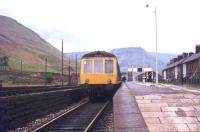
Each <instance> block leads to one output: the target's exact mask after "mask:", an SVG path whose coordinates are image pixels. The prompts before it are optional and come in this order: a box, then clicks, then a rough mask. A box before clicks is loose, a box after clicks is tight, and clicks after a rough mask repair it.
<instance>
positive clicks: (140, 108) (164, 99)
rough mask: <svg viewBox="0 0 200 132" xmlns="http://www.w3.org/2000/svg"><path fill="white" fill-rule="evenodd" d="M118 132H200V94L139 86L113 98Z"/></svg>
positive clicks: (131, 86)
mask: <svg viewBox="0 0 200 132" xmlns="http://www.w3.org/2000/svg"><path fill="white" fill-rule="evenodd" d="M113 107H114V109H113V110H114V127H115V131H116V132H147V131H150V132H161V131H172V132H173V131H178V132H186V131H187V132H189V131H194V132H198V131H199V132H200V93H199V92H196V93H194V92H188V91H184V90H180V89H179V90H175V89H171V88H155V87H149V86H145V85H139V84H135V83H132V82H131V83H126V84H123V85H122V86H121V88H120V89H119V90H118V91H117V93H116V94H115V96H114V97H113Z"/></svg>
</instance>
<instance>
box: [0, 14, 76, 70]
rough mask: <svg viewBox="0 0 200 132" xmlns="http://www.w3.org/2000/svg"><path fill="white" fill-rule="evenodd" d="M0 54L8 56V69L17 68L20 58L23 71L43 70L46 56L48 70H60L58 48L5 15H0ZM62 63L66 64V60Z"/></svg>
mask: <svg viewBox="0 0 200 132" xmlns="http://www.w3.org/2000/svg"><path fill="white" fill-rule="evenodd" d="M0 54H4V55H7V56H8V57H9V67H10V69H14V70H19V69H20V67H21V66H20V64H21V60H22V63H23V70H24V71H36V72H41V71H44V64H45V58H47V60H48V64H47V65H48V71H51V72H60V70H61V52H60V51H59V50H58V49H56V48H54V47H53V46H52V45H50V44H49V43H48V42H46V41H45V40H44V39H42V38H41V37H40V36H39V35H38V34H37V33H35V32H34V31H32V30H30V29H29V28H27V27H25V26H23V25H22V24H20V23H18V22H17V21H16V20H14V19H12V18H9V17H6V16H0ZM64 64H65V65H67V61H65V63H64ZM73 64H74V63H73Z"/></svg>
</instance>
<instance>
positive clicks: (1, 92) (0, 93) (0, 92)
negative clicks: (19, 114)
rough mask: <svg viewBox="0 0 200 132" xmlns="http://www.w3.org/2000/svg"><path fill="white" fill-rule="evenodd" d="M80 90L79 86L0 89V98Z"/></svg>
mask: <svg viewBox="0 0 200 132" xmlns="http://www.w3.org/2000/svg"><path fill="white" fill-rule="evenodd" d="M75 88H80V85H75V86H64V87H61V86H40V87H22V88H20V87H14V88H1V89H0V97H6V96H15V95H20V94H31V93H40V92H49V91H56V90H64V89H75Z"/></svg>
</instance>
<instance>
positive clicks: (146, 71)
mask: <svg viewBox="0 0 200 132" xmlns="http://www.w3.org/2000/svg"><path fill="white" fill-rule="evenodd" d="M154 77H155V74H154V72H153V68H128V81H143V82H146V81H153V79H154Z"/></svg>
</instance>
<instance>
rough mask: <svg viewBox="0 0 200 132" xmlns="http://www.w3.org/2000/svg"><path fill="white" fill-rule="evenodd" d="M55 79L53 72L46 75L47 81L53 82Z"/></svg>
mask: <svg viewBox="0 0 200 132" xmlns="http://www.w3.org/2000/svg"><path fill="white" fill-rule="evenodd" d="M53 80H54V78H53V75H52V74H50V73H48V74H46V76H45V81H46V82H47V83H52V82H53Z"/></svg>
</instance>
